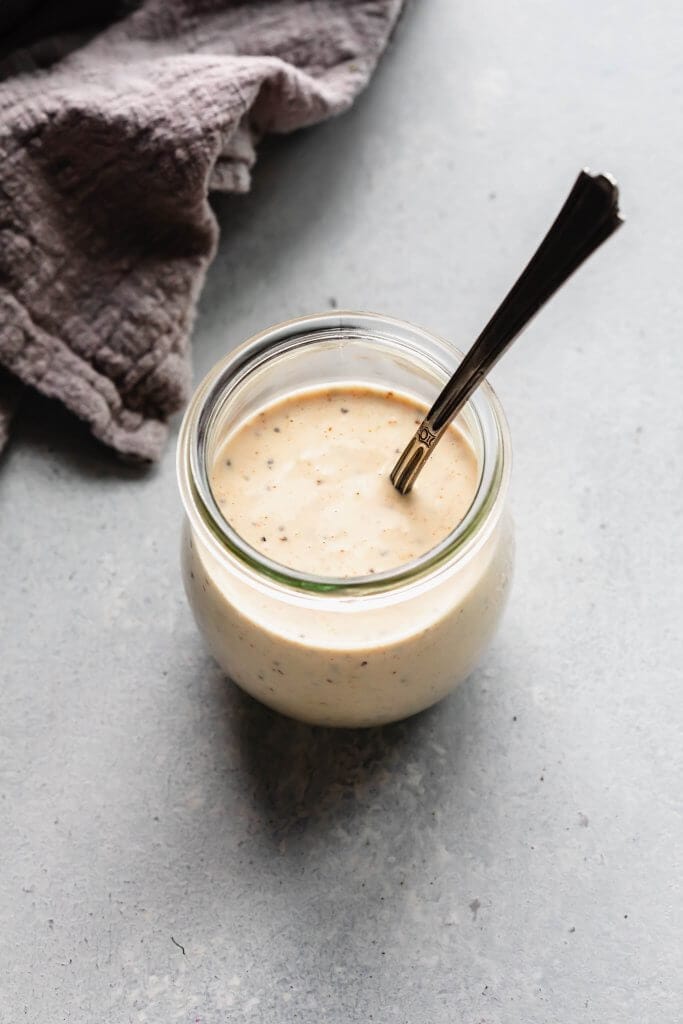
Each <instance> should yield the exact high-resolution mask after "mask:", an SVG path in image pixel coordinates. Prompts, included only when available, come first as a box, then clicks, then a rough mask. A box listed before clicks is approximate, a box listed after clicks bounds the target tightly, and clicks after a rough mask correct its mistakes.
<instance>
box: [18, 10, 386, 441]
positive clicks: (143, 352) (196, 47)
mask: <svg viewBox="0 0 683 1024" xmlns="http://www.w3.org/2000/svg"><path fill="white" fill-rule="evenodd" d="M401 4H402V0H315V2H311V0H260V2H259V0H252V2H246V0H242V2H239V0H222V2H221V0H145V2H144V3H142V5H141V6H140V7H139V8H138V9H137V10H135V11H133V12H132V13H128V14H127V16H126V17H124V18H123V20H121V21H119V22H117V23H115V24H113V25H111V26H110V27H108V28H106V29H105V30H104V31H103V32H101V33H100V34H99V35H96V36H95V37H94V38H93V39H91V40H90V41H89V42H87V43H86V44H85V45H83V46H82V47H80V48H77V49H76V50H74V51H73V52H71V53H70V54H69V55H68V56H67V57H65V58H64V59H62V60H60V61H58V62H57V63H56V64H55V65H54V66H53V67H51V68H49V69H48V70H35V71H33V72H31V73H26V74H20V75H14V76H12V77H10V78H9V79H8V80H6V81H5V82H4V83H2V84H1V85H0V446H1V445H2V442H3V440H4V438H6V436H7V430H8V422H9V417H10V416H11V409H12V407H13V405H14V404H15V403H16V391H17V387H18V385H17V381H21V382H23V383H24V384H28V385H31V386H33V387H35V388H37V389H38V390H40V391H41V392H42V393H43V394H45V395H48V396H49V397H54V398H58V399H60V400H61V401H62V402H63V403H64V404H65V405H66V406H67V407H68V408H69V409H71V410H72V411H73V412H74V413H76V414H77V415H78V416H80V417H81V418H82V419H84V420H86V421H87V422H88V423H89V424H90V426H91V429H92V431H93V433H94V434H95V435H96V436H97V437H98V438H100V440H102V441H104V442H105V443H106V444H108V445H111V446H112V447H114V448H116V449H117V450H118V451H119V452H121V453H122V454H124V455H126V456H128V457H131V458H136V459H144V460H147V459H156V458H158V456H159V455H160V453H161V450H162V448H163V444H164V440H165V438H166V434H167V420H168V418H169V416H170V415H171V414H172V413H174V412H176V411H177V410H178V409H179V408H181V407H182V405H183V403H184V402H185V401H186V400H187V397H188V394H189V390H190V379H191V378H190V369H189V353H188V337H189V333H190V330H191V327H192V321H193V315H194V307H195V303H196V299H197V296H198V294H199V291H200V289H201V286H202V282H203V280H204V275H205V272H206V268H207V265H208V263H209V261H210V259H211V257H212V255H213V252H214V250H215V246H216V239H217V227H216V222H215V219H214V217H213V215H212V213H211V210H210V207H209V205H208V202H207V194H208V192H209V190H210V189H218V190H221V191H226V192H244V191H246V190H248V188H249V184H250V174H251V168H252V165H253V163H254V159H255V150H254V145H255V142H256V141H257V140H258V138H259V137H261V136H263V135H264V134H265V133H268V132H289V131H293V130H294V129H296V128H301V127H303V126H305V125H311V124H313V123H315V122H316V121H320V120H322V119H323V118H326V117H330V116H332V115H334V114H339V113H341V112H342V111H344V110H346V109H347V108H348V107H349V106H350V105H351V103H352V102H353V100H354V98H355V96H356V95H357V94H358V92H359V91H360V90H361V89H362V88H363V87H364V86H365V85H366V84H367V82H368V79H369V78H370V75H371V73H372V71H373V69H374V67H375V64H376V62H377V60H378V58H379V56H380V54H381V52H382V50H383V48H384V46H385V45H386V42H387V39H388V36H389V34H390V32H391V29H392V27H393V25H394V23H395V21H396V19H397V17H398V14H399V11H400V8H401ZM2 367H4V368H5V371H8V372H6V373H3V371H2Z"/></svg>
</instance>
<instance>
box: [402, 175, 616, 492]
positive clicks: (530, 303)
mask: <svg viewBox="0 0 683 1024" xmlns="http://www.w3.org/2000/svg"><path fill="white" fill-rule="evenodd" d="M621 224H623V220H622V218H621V216H620V215H619V189H618V187H617V183H616V182H615V181H614V179H613V178H612V177H611V176H610V175H608V174H591V173H590V172H589V171H581V173H580V174H579V176H578V178H577V179H576V182H575V184H574V187H573V188H572V190H571V192H570V193H569V196H568V197H567V199H566V201H565V204H564V206H563V207H562V209H561V210H560V212H559V213H558V215H557V217H556V219H555V221H554V222H553V224H552V226H551V227H550V230H549V231H548V233H547V235H546V236H545V238H544V239H543V241H542V242H541V244H540V245H539V247H538V249H537V250H536V252H535V253H534V255H533V256H532V257H531V260H530V261H529V263H528V264H527V266H526V267H525V269H524V270H523V271H522V273H521V275H520V277H519V278H518V280H517V281H516V283H515V284H514V285H513V286H512V288H511V289H510V291H509V292H508V294H507V295H506V296H505V298H504V299H503V301H502V302H501V304H500V306H499V307H498V309H497V310H496V312H495V313H494V314H493V316H492V317H491V319H490V320H489V322H488V323H487V325H486V327H485V328H484V330H483V331H482V332H481V334H480V335H479V337H478V338H477V340H476V341H475V343H474V345H473V346H472V348H471V349H470V350H469V352H468V353H467V355H466V356H465V358H464V359H463V361H462V362H461V363H460V365H459V366H458V368H457V370H456V371H455V373H454V374H453V376H452V377H451V379H450V380H449V381H448V383H447V384H446V386H445V387H444V389H443V391H442V392H441V394H440V395H439V397H438V398H437V399H436V401H435V402H434V404H433V406H432V407H431V409H430V410H429V412H428V413H427V415H426V416H425V418H424V419H423V420H422V423H421V424H420V426H419V427H418V429H417V430H416V431H415V434H414V435H413V437H412V439H411V440H410V443H409V444H408V446H407V447H406V448H405V450H404V451H403V453H402V455H401V457H400V458H399V459H398V461H397V463H396V465H395V466H394V468H393V469H392V471H391V482H392V484H393V485H394V487H395V488H396V490H397V491H399V493H401V494H407V493H408V492H409V491H410V489H411V488H412V486H413V484H414V483H415V480H416V479H417V476H418V474H419V473H420V471H421V469H422V467H423V466H424V464H425V463H426V461H427V459H428V458H429V456H430V455H431V453H432V452H433V451H434V449H435V447H436V445H437V444H438V442H439V439H440V438H441V437H442V436H443V434H444V432H445V430H446V429H447V427H448V425H449V423H450V422H451V420H453V419H454V417H455V416H457V414H458V413H459V412H460V410H461V409H462V407H463V406H464V405H465V402H466V401H467V399H468V398H469V397H470V395H471V394H472V393H473V392H474V391H475V390H476V389H477V388H478V387H479V385H480V384H481V382H482V380H483V379H484V377H485V376H486V374H487V373H488V372H489V370H490V369H492V367H493V366H495V364H496V363H497V362H498V360H499V359H500V357H501V356H502V355H503V353H504V352H506V351H507V349H508V348H509V347H510V345H512V342H513V341H514V340H515V338H517V337H518V335H519V334H520V333H521V332H522V331H523V330H524V328H525V327H526V325H527V324H528V323H529V321H530V320H531V319H532V318H533V317H534V316H535V314H536V313H537V312H538V311H539V309H540V308H541V307H542V306H543V305H544V304H545V303H546V302H547V301H548V299H549V298H550V297H551V296H552V295H554V294H555V292H556V291H557V290H558V289H559V288H560V287H561V286H562V285H563V284H564V282H565V281H566V280H567V278H568V277H570V275H571V274H573V272H574V271H575V270H576V269H577V267H580V266H581V264H582V263H583V262H584V260H586V259H587V258H588V257H589V256H590V255H591V253H592V252H594V251H595V250H596V249H597V248H598V246H600V245H602V243H603V242H604V241H605V240H606V239H607V238H609V236H610V235H611V234H613V233H614V232H615V231H616V230H617V228H618V227H620V226H621Z"/></svg>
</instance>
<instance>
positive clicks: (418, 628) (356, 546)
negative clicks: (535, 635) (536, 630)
mask: <svg viewBox="0 0 683 1024" xmlns="http://www.w3.org/2000/svg"><path fill="white" fill-rule="evenodd" d="M343 410H348V411H346V412H344V411H343ZM422 412H423V409H422V408H421V407H420V406H419V405H418V404H417V403H413V402H411V401H409V400H406V399H404V398H402V397H399V396H397V395H394V394H392V393H391V392H388V393H387V392H386V391H378V390H372V389H370V388H367V387H365V386H364V385H358V386H357V387H355V386H354V387H342V386H341V385H340V386H338V387H335V388H330V389H327V390H322V389H318V390H316V391H309V392H301V393H297V394H293V395H291V396H289V397H287V398H285V399H282V400H280V401H276V402H274V403H273V404H272V405H270V406H268V407H266V408H264V409H263V410H262V411H261V412H259V413H257V414H256V415H255V416H253V417H252V418H251V419H246V420H245V421H243V422H242V423H240V424H238V425H237V427H236V428H235V429H234V430H233V431H232V432H230V433H229V434H227V436H225V437H223V438H218V441H217V443H216V446H215V457H214V458H213V460H212V464H211V465H210V466H209V474H210V478H211V485H212V488H213V491H214V494H215V496H216V498H217V501H218V502H219V504H220V507H221V509H222V511H223V514H224V516H225V517H226V519H227V520H229V521H230V522H231V523H232V525H233V526H234V528H235V529H236V530H237V531H238V532H239V533H240V534H241V535H242V536H243V537H244V538H245V539H246V540H248V541H249V542H250V543H251V544H252V545H253V546H254V547H256V548H258V549H259V550H261V551H264V552H266V553H267V554H268V555H270V556H271V557H273V558H275V559H277V560H278V561H279V562H280V563H286V564H288V565H290V566H293V567H295V568H297V569H300V570H306V571H308V572H313V573H315V574H328V575H335V576H347V577H352V576H357V575H364V574H366V573H372V571H373V570H374V571H375V572H381V571H382V570H383V569H388V568H390V567H392V566H396V565H399V564H401V563H402V562H405V561H408V560H410V559H412V558H415V557H416V556H419V555H420V554H421V553H422V552H424V551H425V550H427V549H428V548H431V547H432V546H433V545H434V544H435V543H437V542H438V541H439V540H441V539H442V538H443V537H444V536H446V535H447V534H448V533H449V532H450V531H451V530H452V529H453V528H454V527H455V526H456V525H457V523H458V521H459V520H460V519H461V518H462V516H463V515H464V514H465V512H466V511H467V509H468V507H469V505H470V502H471V500H472V498H473V496H474V493H475V489H476V486H477V481H478V466H477V461H476V458H475V455H474V452H473V450H472V447H471V445H470V442H469V440H468V438H467V437H466V436H465V434H464V433H463V432H461V431H460V430H459V429H455V428H453V429H451V430H449V432H448V433H447V435H446V436H445V437H444V438H443V439H442V442H441V443H440V445H439V447H438V448H437V449H436V451H435V452H434V454H433V456H432V458H431V459H430V461H429V463H428V464H427V466H426V468H425V469H424V471H423V473H422V474H421V475H420V479H419V481H418V484H417V486H416V488H415V491H414V493H413V494H411V495H409V496H408V498H404V497H401V496H399V495H398V494H397V493H395V492H394V490H393V488H392V487H391V484H390V482H389V480H388V475H389V471H390V469H391V466H392V464H393V462H394V461H395V459H396V457H397V454H398V452H399V451H400V450H402V448H403V446H404V445H405V444H406V443H407V441H408V439H409V438H410V436H411V435H412V433H413V432H414V430H415V423H416V420H418V419H420V417H421V414H422ZM319 481H320V482H319ZM512 555H513V545H512V533H511V529H510V521H509V518H508V517H507V516H506V515H502V516H500V515H497V516H496V518H495V520H493V521H492V523H491V525H490V528H489V529H486V531H485V532H484V533H483V535H482V536H481V538H480V539H479V542H478V543H476V544H475V545H473V546H472V547H471V548H470V550H469V553H468V554H467V556H466V557H463V558H460V559H457V560H455V561H454V562H453V563H452V564H449V565H448V566H446V567H443V568H442V570H441V571H439V572H438V573H435V574H434V575H433V576H432V577H430V578H429V580H428V581H426V582H422V581H419V582H418V583H416V584H415V585H414V586H403V587H400V586H397V587H394V588H392V589H391V590H389V591H386V592H385V591H382V592H379V593H373V594H369V595H353V597H348V596H342V597H339V596H337V595H335V594H331V593H329V592H322V593H316V592H310V591H308V592H302V591H301V590H297V589H295V588H291V587H286V586H281V585H278V584H275V583H273V582H272V581H268V580H267V579H266V578H263V577H258V576H257V575H256V574H254V573H251V572H246V571H245V570H244V567H243V566H242V565H241V564H240V563H239V561H238V560H237V559H236V558H235V557H234V556H232V555H227V553H225V552H222V551H221V549H220V546H218V547H216V546H214V545H213V544H207V543H206V541H205V539H204V538H203V537H202V536H201V535H200V534H199V533H196V532H195V531H194V530H193V529H192V528H190V527H189V525H188V526H187V528H186V531H185V541H184V545H183V570H184V571H183V576H184V580H185V587H186V590H187V593H188V597H189V600H190V604H191V606H192V609H193V611H194V614H195V617H196V620H197V623H198V625H199V627H200V629H201V631H202V633H203V635H204V637H205V638H206V641H207V643H208V646H209V647H210V649H211V650H212V651H213V653H214V655H215V657H216V660H217V661H218V663H219V664H220V665H221V666H222V668H223V670H224V671H225V672H226V674H227V675H228V676H229V677H230V678H231V679H233V680H234V681H235V682H236V683H238V684H239V685H240V686H241V687H243V689H245V690H246V691H247V692H248V693H250V694H252V696H254V697H256V698H257V699H258V700H260V701H263V703H264V704H268V705H269V706H270V707H272V708H275V709H276V710H277V711H280V712H282V713H283V714H286V715H290V716H292V717H293V718H298V719H301V720H303V721H306V722H311V723H313V724H317V725H330V726H369V725H378V724H381V723H383V722H390V721H394V720H396V719H399V718H404V717H406V716H407V715H411V714H414V713H416V712H417V711H421V710H422V709H423V708H425V707H428V706H429V705H430V704H433V703H435V702H436V701H438V700H440V699H441V698H442V697H444V696H445V695H446V694H447V693H449V692H450V691H451V690H452V689H453V688H454V687H455V686H456V685H457V684H458V683H459V682H461V681H462V680H463V679H464V678H465V677H466V676H467V675H468V674H469V673H470V672H471V671H472V669H473V668H474V666H475V665H476V663H477V661H478V660H479V659H480V657H481V655H482V653H483V651H484V650H485V648H486V647H487V645H488V643H489V642H490V640H491V637H492V636H493V633H494V631H495V629H496V626H497V624H498V621H499V619H500V616H501V613H502V610H503V607H504V605H505V599H506V596H507V593H508V589H509V582H510V574H511V568H512Z"/></svg>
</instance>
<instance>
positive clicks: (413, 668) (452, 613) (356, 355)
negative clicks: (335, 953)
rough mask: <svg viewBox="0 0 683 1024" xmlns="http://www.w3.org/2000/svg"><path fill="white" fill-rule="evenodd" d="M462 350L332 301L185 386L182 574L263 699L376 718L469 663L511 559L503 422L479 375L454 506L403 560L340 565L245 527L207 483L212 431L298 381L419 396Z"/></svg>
mask: <svg viewBox="0 0 683 1024" xmlns="http://www.w3.org/2000/svg"><path fill="white" fill-rule="evenodd" d="M461 359H462V354H461V353H460V352H458V351H457V350H456V349H454V348H453V347H452V346H451V345H450V344H448V342H446V341H444V340H442V339H440V338H438V337H435V336H434V335H432V334H429V333H428V332H426V331H423V330H421V329H420V328H418V327H414V326H412V325H410V324H407V323H403V322H401V321H398V320H393V319H391V318H388V317H383V316H379V315H374V314H367V313H362V314H361V313H351V312H336V311H335V313H334V314H332V313H329V314H328V313H324V314H317V315H312V316H308V317H303V318H300V319H298V320H292V321H289V322H288V323H284V324H280V325H278V326H275V327H272V328H270V329H268V330H266V331H264V332H263V333H261V334H258V335H256V336H255V337H254V338H252V339H250V340H249V341H247V342H246V343H245V344H244V345H242V346H241V347H240V348H238V349H236V350H235V351H234V352H232V353H231V354H230V355H228V356H227V357H226V358H225V359H224V360H222V361H221V362H219V363H218V364H217V365H216V366H215V367H214V368H213V369H212V370H211V371H210V373H209V374H208V376H207V377H206V378H205V380H204V381H203V382H202V384H201V385H200V386H199V388H198V389H197V391H196V393H195V395H194V397H193V399H192V402H191V403H190V406H189V408H188V410H187V412H186V414H185V418H184V420H183V424H182V427H181V431H180V438H179V442H178V478H179V484H180V492H181V496H182V500H183V504H184V506H185V513H186V520H185V525H184V530H183V541H182V565H183V578H184V583H185V589H186V592H187V596H188V600H189V602H190V605H191V607H192V611H193V613H194V616H195V619H196V621H197V624H198V626H199V629H200V630H201V632H202V634H203V636H204V639H205V641H206V643H207V644H208V647H209V649H210V650H211V652H212V653H213V655H214V657H215V658H216V660H217V661H218V663H219V665H220V666H221V667H222V668H223V670H224V671H225V672H226V673H227V675H228V676H229V677H230V678H231V679H232V680H234V681H235V682H236V683H237V684H238V685H239V686H241V687H242V688H243V689H244V690H246V691H247V693H250V694H251V695H252V696H253V697H255V698H256V699H257V700H260V701H262V702H263V703H264V704H267V705H269V706H270V707H272V708H274V709H275V710H276V711H279V712H281V713H282V714H285V715H289V716H291V717H292V718H297V719H299V720H301V721H304V722H309V723H312V724H316V725H326V726H346V727H357V726H372V725H379V724H382V723H385V722H392V721H396V720H398V719H401V718H406V717H407V716H409V715H412V714H415V713H416V712H418V711H421V710H423V709H424V708H426V707H429V706H430V705H431V704H434V703H436V701H438V700H441V698H442V697H444V696H445V695H446V694H447V693H449V692H450V691H451V690H453V689H454V688H455V687H456V686H457V685H458V683H460V682H462V680H463V679H465V678H466V676H467V675H468V674H469V673H470V672H471V671H472V669H473V668H474V667H475V665H476V664H477V662H478V661H479V660H480V658H481V657H482V655H483V653H484V651H485V649H486V648H487V646H488V644H489V642H490V641H491V639H492V637H493V634H494V632H495V630H496V627H497V625H498V622H499V620H500V617H501V614H502V611H503V608H504V605H505V601H506V597H507V594H508V590H509V587H510V581H511V575H512V563H513V550H514V546H513V535H512V526H511V520H510V516H509V514H508V511H507V507H506V500H507V491H508V483H509V476H510V439H509V433H508V428H507V424H506V422H505V417H504V415H503V412H502V410H501V407H500V405H499V403H498V400H497V398H496V396H495V394H494V392H493V391H492V389H491V388H490V386H489V385H488V384H487V383H483V384H482V385H481V386H480V387H479V388H478V390H477V391H476V392H475V394H474V395H473V396H472V398H471V399H470V400H469V402H468V403H467V405H466V406H465V408H464V409H463V411H462V413H461V414H460V416H459V418H458V425H459V427H460V429H461V431H462V432H463V434H464V435H465V436H466V437H467V438H468V440H469V441H470V443H471V445H472V447H473V449H474V452H475V454H476V457H477V464H478V484H477V490H476V494H475V497H474V499H473V501H472V504H471V505H470V508H469V510H468V512H467V514H466V515H465V517H464V518H463V519H462V520H461V521H460V522H459V523H457V524H456V523H454V528H453V530H452V531H451V532H450V533H449V534H448V536H446V537H445V538H444V539H443V540H442V541H441V542H440V543H439V544H437V545H436V546H435V547H433V548H431V550H429V551H427V552H426V553H425V554H424V555H422V556H421V557H419V558H416V559H415V560H414V561H412V562H409V563H406V564H403V565H400V566H398V567H397V568H395V569H390V570H389V571H386V572H382V573H376V574H375V575H371V576H357V577H351V578H343V577H340V578H333V577H323V576H314V575H310V574H307V573H304V572H298V571H297V570H295V569H291V568H289V567H287V566H284V565H282V564H280V563H278V562H275V561H273V560H271V559H270V558H268V557H267V556H266V555H264V554H263V553H262V552H259V551H258V550H257V549H255V548H254V547H252V546H250V545H249V544H248V543H247V542H246V541H245V540H243V539H242V538H241V537H240V536H239V535H238V534H237V533H236V531H235V530H234V529H233V528H232V527H231V525H230V524H229V523H228V522H227V521H226V520H225V518H224V517H223V515H222V514H221V511H220V509H219V507H218V505H217V503H216V500H215V498H214V496H213V493H212V491H211V487H210V484H209V475H210V470H211V466H212V463H213V459H214V456H215V453H216V451H217V449H218V447H219V446H220V444H221V442H222V441H223V439H224V438H225V437H226V435H227V434H228V433H230V432H231V431H233V430H234V429H236V428H237V427H239V426H240V425H241V424H242V423H244V422H246V421H247V420H249V419H250V418H251V417H252V416H253V414H254V413H255V412H256V411H257V410H261V409H263V408H264V407H266V406H268V405H271V404H272V403H274V402H277V401H278V400H281V399H283V398H285V397H286V396H287V395H290V394H292V393H294V392H299V391H303V390H306V389H314V388H326V387H338V386H355V387H357V386H366V387H371V388H373V387H374V388H378V387H379V388H384V389H392V390H393V391H394V392H395V393H397V394H403V395H406V396H408V397H409V398H411V399H412V400H413V401H415V402H416V403H418V404H420V405H421V406H422V407H427V406H429V404H430V403H431V401H432V399H433V397H434V395H435V394H437V393H438V391H439V390H440V389H441V387H442V386H443V384H444V383H445V381H446V380H447V379H448V378H449V377H450V376H451V374H452V373H453V370H454V369H455V367H456V366H457V364H458V363H459V362H460V360H461ZM391 458H392V453H391V452H388V453H387V466H388V470H389V469H390V468H391V467H390V462H391Z"/></svg>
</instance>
